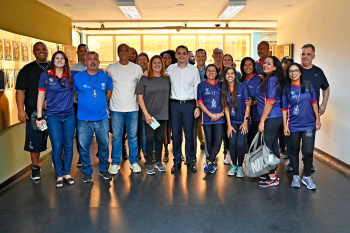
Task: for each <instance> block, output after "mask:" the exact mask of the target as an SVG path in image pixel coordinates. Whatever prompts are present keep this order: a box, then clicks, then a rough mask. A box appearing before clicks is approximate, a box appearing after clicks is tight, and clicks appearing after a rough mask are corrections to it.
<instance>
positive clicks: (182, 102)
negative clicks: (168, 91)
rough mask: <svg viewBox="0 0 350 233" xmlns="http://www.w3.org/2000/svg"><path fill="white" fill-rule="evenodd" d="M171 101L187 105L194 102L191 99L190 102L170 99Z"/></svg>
mask: <svg viewBox="0 0 350 233" xmlns="http://www.w3.org/2000/svg"><path fill="white" fill-rule="evenodd" d="M171 101H174V102H178V103H180V104H188V103H195V102H196V100H194V99H192V100H175V99H171Z"/></svg>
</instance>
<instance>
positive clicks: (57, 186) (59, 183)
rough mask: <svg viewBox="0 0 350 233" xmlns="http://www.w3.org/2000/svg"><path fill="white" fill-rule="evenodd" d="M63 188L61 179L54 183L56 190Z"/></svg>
mask: <svg viewBox="0 0 350 233" xmlns="http://www.w3.org/2000/svg"><path fill="white" fill-rule="evenodd" d="M62 187H63V179H61V180H57V181H56V188H62Z"/></svg>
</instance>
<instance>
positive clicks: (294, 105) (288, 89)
mask: <svg viewBox="0 0 350 233" xmlns="http://www.w3.org/2000/svg"><path fill="white" fill-rule="evenodd" d="M287 111H288V112H289V116H288V121H287ZM282 115H283V131H284V135H286V136H289V142H290V147H291V150H290V151H291V157H292V159H291V162H292V166H293V168H296V169H293V181H292V184H291V186H292V187H294V188H299V187H300V178H299V169H298V168H299V152H300V142H301V140H302V141H303V145H302V149H301V151H302V153H303V156H304V176H303V179H302V181H301V182H302V183H303V184H305V185H306V186H307V188H308V189H316V185H315V183H314V182H313V180H312V179H311V166H312V160H313V152H314V146H315V131H316V130H319V129H320V128H321V122H320V116H319V114H318V107H317V97H316V94H315V91H314V89H313V87H312V85H311V83H308V82H307V81H304V77H303V73H302V67H301V65H299V64H297V63H292V64H290V65H289V67H288V68H287V85H286V86H285V87H284V91H283V96H282Z"/></svg>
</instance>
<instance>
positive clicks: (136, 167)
mask: <svg viewBox="0 0 350 233" xmlns="http://www.w3.org/2000/svg"><path fill="white" fill-rule="evenodd" d="M130 169H131V170H132V171H133V172H135V173H140V172H141V167H140V166H139V165H138V164H137V163H134V164H131V165H130Z"/></svg>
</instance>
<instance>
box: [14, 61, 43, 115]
mask: <svg viewBox="0 0 350 233" xmlns="http://www.w3.org/2000/svg"><path fill="white" fill-rule="evenodd" d="M39 64H41V65H42V66H43V68H46V67H47V65H48V63H39ZM42 72H44V70H43V69H42V68H41V67H40V66H39V65H38V64H37V63H36V61H33V62H31V63H29V64H27V65H25V66H24V67H23V68H22V69H21V70H20V71H19V73H18V76H17V82H16V90H23V91H25V100H24V106H25V111H26V113H27V115H28V117H30V115H32V113H33V112H34V111H35V110H36V103H37V99H38V85H39V79H40V75H41V73H42Z"/></svg>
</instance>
